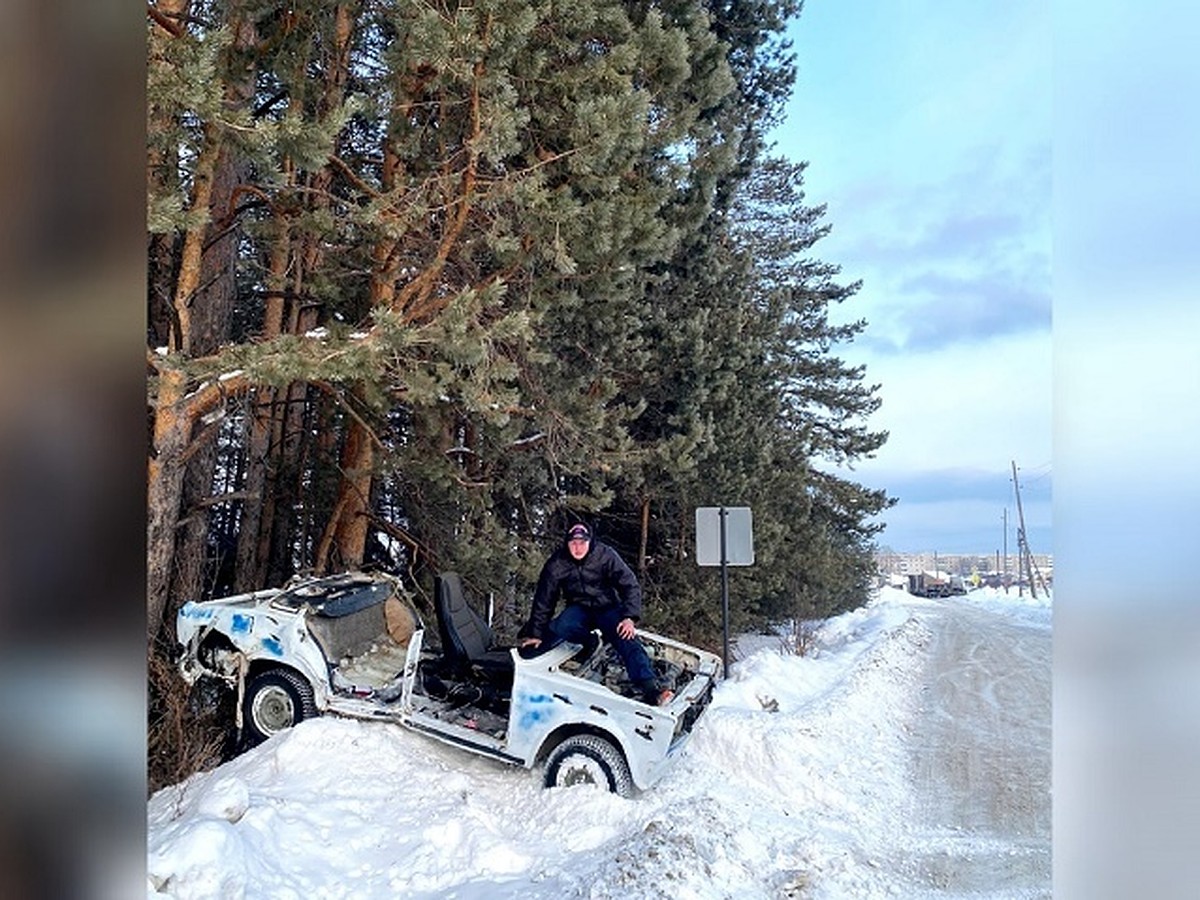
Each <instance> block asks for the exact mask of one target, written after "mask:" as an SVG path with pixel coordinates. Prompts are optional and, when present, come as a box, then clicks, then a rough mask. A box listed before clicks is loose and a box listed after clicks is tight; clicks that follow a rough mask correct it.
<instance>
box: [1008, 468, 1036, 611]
mask: <svg viewBox="0 0 1200 900" xmlns="http://www.w3.org/2000/svg"><path fill="white" fill-rule="evenodd" d="M1012 473H1013V489H1014V490H1015V491H1016V492H1017V521H1018V523H1019V526H1018V528H1017V552H1018V554H1019V559H1018V562H1017V594H1018V595H1019V594H1020V593H1021V563H1022V562H1024V564H1025V573H1026V577H1028V578H1029V596H1030V597H1032V598H1033V599H1034V600H1036V599H1037V588H1036V587H1034V584H1033V561H1032V556H1033V554H1032V553H1030V552H1029V541H1028V540H1026V538H1025V512H1024V510H1022V509H1021V485H1020V483H1019V482H1018V481H1017V462H1016V460H1012Z"/></svg>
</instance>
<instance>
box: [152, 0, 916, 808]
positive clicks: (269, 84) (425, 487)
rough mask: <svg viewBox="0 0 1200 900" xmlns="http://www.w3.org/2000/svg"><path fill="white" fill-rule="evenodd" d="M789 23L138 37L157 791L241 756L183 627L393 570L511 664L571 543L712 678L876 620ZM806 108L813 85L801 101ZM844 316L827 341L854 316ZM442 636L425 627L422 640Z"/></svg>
mask: <svg viewBox="0 0 1200 900" xmlns="http://www.w3.org/2000/svg"><path fill="white" fill-rule="evenodd" d="M800 13H801V2H800V0H572V2H570V3H563V2H560V0H532V2H531V0H469V2H467V0H464V2H454V0H353V2H336V3H331V2H328V0H296V2H292V3H287V4H282V3H277V2H264V0H226V2H217V0H157V2H153V3H151V4H150V5H149V6H148V16H147V45H146V47H147V90H146V100H147V111H146V115H147V136H148V141H147V162H146V176H147V177H146V184H147V222H148V231H147V254H148V259H147V262H148V268H147V273H148V276H147V314H146V324H147V348H146V366H147V386H148V397H147V416H148V419H147V430H148V443H149V447H148V461H147V503H148V509H147V513H148V517H147V554H148V556H147V588H148V592H147V646H148V661H149V665H148V673H149V682H150V683H149V721H148V729H149V741H148V750H149V753H150V763H149V765H150V774H151V779H150V787H151V789H152V790H153V789H154V788H156V787H157V786H161V785H162V784H164V783H169V782H172V781H176V780H179V779H180V778H181V777H184V776H186V775H187V774H189V773H190V771H192V770H194V769H195V768H197V767H200V766H204V765H210V764H211V763H212V762H213V759H214V754H218V753H220V752H222V751H221V750H220V749H219V746H218V745H219V743H220V742H219V740H217V739H216V738H214V737H213V735H214V734H215V731H213V730H212V729H213V728H215V726H212V725H211V723H210V722H208V720H207V719H206V718H205V715H206V713H205V710H204V709H203V703H202V700H203V699H204V698H197V697H195V696H189V695H188V691H187V689H186V686H185V685H183V683H182V682H181V681H180V680H179V679H178V677H177V676H176V675H175V673H174V670H173V659H174V654H175V648H174V634H173V630H174V629H173V621H174V616H175V613H176V611H177V610H178V608H179V606H180V605H181V604H182V603H183V602H185V601H187V600H190V599H204V598H209V597H213V596H221V595H224V594H229V593H233V592H236V591H244V590H251V589H256V588H260V587H267V586H278V585H281V584H283V583H285V582H286V581H287V580H288V579H290V578H292V577H294V576H296V575H299V574H311V573H318V574H319V573H327V572H337V571H343V570H346V569H351V568H361V567H373V568H379V569H384V570H387V571H389V572H393V573H395V574H398V575H400V576H401V577H402V578H403V580H404V583H405V585H406V587H407V588H408V589H410V590H411V591H412V593H413V594H414V596H415V597H416V598H417V602H418V605H419V606H422V604H423V607H422V608H424V609H425V610H431V609H432V607H431V605H430V603H429V600H428V598H429V595H430V592H431V586H432V579H433V575H434V574H435V573H437V572H439V571H446V570H455V571H458V572H460V573H461V574H462V576H463V579H464V582H465V583H466V585H467V586H468V588H469V590H470V592H471V593H472V595H473V596H475V597H479V598H483V597H488V596H491V597H492V598H493V600H494V604H495V610H496V622H497V627H498V630H499V631H500V632H501V633H502V634H507V635H512V634H514V633H515V631H516V629H517V627H518V626H519V625H520V624H521V622H522V621H523V620H524V617H525V616H526V615H527V614H528V611H529V601H530V598H531V595H532V587H533V584H534V582H535V581H536V579H537V575H538V572H539V570H540V568H541V565H542V563H543V561H544V560H545V558H546V556H547V554H548V553H549V552H550V551H551V550H552V549H553V548H554V547H555V545H556V544H557V543H558V542H559V541H560V540H561V538H562V533H563V529H564V528H565V526H566V524H567V523H568V522H569V521H573V520H576V519H582V520H584V521H586V522H588V523H589V524H590V525H591V527H592V528H593V531H594V532H595V534H596V535H597V537H598V539H599V540H602V541H604V542H605V543H607V544H609V545H611V546H613V547H614V548H616V549H617V550H618V551H619V552H620V554H621V555H622V556H623V557H624V558H625V560H626V561H627V562H628V563H629V564H630V566H631V567H632V568H633V570H634V571H635V573H636V574H637V576H638V578H639V580H640V582H641V584H642V586H643V590H644V592H645V617H644V619H643V624H644V625H645V626H646V627H649V628H652V629H653V630H656V631H662V632H664V633H668V634H673V635H676V636H678V637H680V638H681V639H684V640H689V641H691V642H694V643H697V644H700V645H703V646H707V647H710V648H712V649H716V648H718V647H719V642H720V635H721V627H722V623H721V608H720V602H719V598H720V594H719V584H718V581H717V578H716V576H715V574H714V570H713V569H711V568H702V567H699V566H697V565H696V562H695V553H694V551H695V510H696V508H697V507H701V506H719V505H726V506H747V507H750V508H751V509H752V511H753V521H754V541H755V564H754V565H753V566H750V567H745V568H739V569H736V570H734V571H733V573H732V574H731V579H730V596H731V614H732V619H733V621H732V625H733V627H734V628H736V629H740V630H746V629H752V628H761V627H764V626H765V625H767V624H769V623H777V622H782V621H787V620H789V619H807V618H815V617H823V616H827V615H830V614H833V613H836V612H839V611H842V610H846V609H850V608H854V607H856V606H858V605H860V604H861V603H862V602H863V601H864V600H865V597H866V591H867V588H868V586H869V584H870V580H871V577H872V575H873V573H874V564H873V561H872V550H873V547H874V537H875V535H876V533H877V531H878V528H879V526H878V525H877V524H874V523H873V522H872V517H873V516H874V515H875V514H876V513H878V512H880V511H881V510H883V509H885V508H887V507H888V506H889V505H890V504H891V503H892V502H893V501H892V500H891V498H889V497H888V496H887V495H886V494H885V492H883V491H879V490H872V489H867V488H865V487H864V486H862V485H859V484H857V483H855V482H854V481H853V480H851V479H850V478H848V477H846V474H845V473H846V472H847V471H848V467H849V466H851V465H852V464H853V463H854V462H855V461H856V460H859V459H863V458H866V457H869V456H870V455H872V454H873V453H874V452H875V451H876V450H878V449H879V448H880V447H881V446H882V445H883V443H884V441H885V440H886V438H887V435H886V433H885V432H881V431H875V430H872V429H871V427H870V424H869V418H870V415H871V413H872V412H873V411H874V410H876V409H877V408H878V406H879V404H880V402H881V401H880V396H879V385H874V384H871V383H870V382H869V381H867V378H866V375H867V373H866V372H865V371H864V370H863V369H862V367H856V366H850V365H848V364H847V363H845V362H844V361H843V360H842V359H841V358H840V357H839V355H838V353H839V347H840V346H844V345H845V344H846V343H847V342H850V341H852V340H853V339H854V338H855V336H856V335H858V334H859V333H861V332H862V330H863V329H864V328H865V327H866V324H867V323H866V322H865V321H863V320H861V319H858V320H851V321H850V322H849V324H835V322H836V321H838V320H839V317H831V315H830V313H831V311H832V310H833V309H834V307H836V306H838V305H839V304H842V303H845V302H847V301H852V299H853V297H854V295H855V293H856V292H857V290H858V288H859V285H858V284H857V283H844V282H843V281H842V280H841V278H840V271H839V268H838V266H837V265H836V264H833V263H829V262H824V261H822V260H820V259H819V258H818V257H817V256H816V255H815V254H816V246H817V244H818V242H819V241H820V239H821V238H822V236H823V235H825V234H826V233H827V232H828V229H829V228H830V225H829V224H828V223H827V222H826V221H825V218H824V217H825V209H824V208H823V207H822V206H821V205H811V204H809V203H808V201H807V200H806V197H805V193H804V172H805V165H806V164H804V163H797V162H794V161H790V160H788V159H786V158H784V157H782V156H780V155H778V154H776V153H775V152H774V149H773V147H772V145H771V144H770V140H769V134H770V132H771V130H772V129H773V127H774V126H775V125H776V124H777V123H778V122H779V121H780V118H781V116H782V115H783V110H784V105H785V103H786V101H787V100H788V98H789V96H790V95H791V93H792V91H793V90H794V89H795V85H796V60H795V58H794V54H793V53H792V52H791V48H790V45H789V43H788V41H787V38H786V29H787V27H788V26H789V24H790V23H792V22H793V21H794V20H796V18H797V17H798V16H799V15H800ZM808 89H817V87H816V86H809V88H808ZM845 318H846V317H841V319H842V320H844V319H845ZM430 617H431V618H432V613H430Z"/></svg>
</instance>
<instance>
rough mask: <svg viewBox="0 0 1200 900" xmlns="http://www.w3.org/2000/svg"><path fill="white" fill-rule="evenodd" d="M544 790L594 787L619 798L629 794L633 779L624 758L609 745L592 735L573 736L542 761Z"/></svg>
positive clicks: (616, 749) (606, 741) (617, 750)
mask: <svg viewBox="0 0 1200 900" xmlns="http://www.w3.org/2000/svg"><path fill="white" fill-rule="evenodd" d="M544 784H545V785H546V787H569V786H570V785H573V784H595V785H599V786H600V787H603V788H605V789H606V790H609V791H612V792H613V793H614V794H616V795H617V796H619V797H628V796H630V795H631V794H632V793H633V776H631V775H630V774H629V764H628V763H626V762H625V756H624V754H622V753H621V751H620V750H619V749H618V748H617V747H615V746H614V745H613V743H612V742H611V741H608V740H605V739H604V738H602V737H597V736H596V735H594V734H575V735H572V736H571V737H569V738H567V739H566V740H564V741H563V742H562V743H561V744H559V745H558V746H557V747H555V748H554V750H553V751H551V753H550V755H549V756H548V757H547V758H546V775H545V780H544Z"/></svg>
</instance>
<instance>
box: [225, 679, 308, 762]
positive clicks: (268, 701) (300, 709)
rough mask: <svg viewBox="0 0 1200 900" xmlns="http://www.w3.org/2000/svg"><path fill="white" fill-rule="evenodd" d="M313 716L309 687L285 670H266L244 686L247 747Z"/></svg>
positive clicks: (243, 704)
mask: <svg viewBox="0 0 1200 900" xmlns="http://www.w3.org/2000/svg"><path fill="white" fill-rule="evenodd" d="M316 715H317V705H316V703H315V702H314V701H313V691H312V686H311V685H310V684H309V683H308V682H307V681H305V680H304V678H302V677H301V676H300V675H298V674H296V673H295V672H292V671H291V670H289V669H269V670H267V671H266V672H261V673H259V674H258V675H256V676H254V677H253V678H251V679H250V681H249V682H248V683H247V684H246V696H245V699H244V700H243V701H242V720H243V721H244V722H245V724H246V730H247V739H248V740H249V742H250V743H251V744H258V743H261V742H262V741H265V740H266V739H267V738H269V737H271V735H274V734H278V733H279V732H281V731H283V730H285V729H287V728H291V727H292V726H293V725H295V724H297V723H298V722H303V721H304V720H305V719H311V718H314V717H315V716H316Z"/></svg>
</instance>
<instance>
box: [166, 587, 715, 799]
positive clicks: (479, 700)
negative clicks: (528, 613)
mask: <svg viewBox="0 0 1200 900" xmlns="http://www.w3.org/2000/svg"><path fill="white" fill-rule="evenodd" d="M376 626H378V627H376ZM176 627H177V636H178V639H179V642H180V644H182V645H183V654H182V657H181V660H180V670H181V672H182V674H183V676H184V678H185V679H186V680H187V681H189V682H194V681H195V680H197V679H198V678H201V677H205V676H208V677H215V678H219V679H221V680H223V681H225V682H227V683H229V684H231V685H233V686H235V687H236V688H237V690H238V691H239V704H238V711H239V714H240V715H245V716H248V717H249V718H250V720H251V721H250V722H249V724H250V726H251V729H252V731H253V733H254V736H255V737H257V738H260V739H261V738H266V737H269V736H270V735H271V734H272V733H274V731H275V730H278V728H277V727H276V726H279V727H287V726H289V725H290V724H292V723H293V722H296V721H300V720H301V719H303V718H307V717H309V716H311V715H315V714H324V713H336V714H339V715H345V716H353V717H356V718H360V719H372V720H383V721H387V722H393V723H396V724H399V725H402V726H405V727H408V728H413V729H415V730H418V731H420V732H423V733H425V734H428V735H430V736H432V737H434V738H437V739H438V740H441V741H444V742H446V743H449V744H453V745H456V746H459V747H462V748H465V749H467V750H470V751H472V752H475V753H479V754H483V755H486V756H490V757H493V758H495V759H499V760H502V761H504V762H508V763H512V764H516V765H522V766H525V767H526V768H531V769H532V768H534V767H535V766H537V765H539V764H543V763H546V764H547V767H548V768H553V769H554V770H555V773H552V774H548V775H547V783H548V784H563V783H572V782H573V781H576V780H584V781H591V780H603V779H601V778H598V777H597V778H593V777H592V775H594V774H595V771H592V770H596V771H599V770H603V772H604V774H605V775H607V776H608V781H609V785H608V786H609V787H610V789H612V790H615V791H617V792H618V793H624V794H627V793H628V792H629V791H628V789H627V782H628V780H631V781H632V783H633V784H634V785H636V786H637V787H638V788H642V789H645V788H647V787H649V786H650V785H651V784H653V783H654V782H655V781H656V780H657V779H658V778H659V777H661V775H662V774H663V772H664V770H665V769H666V767H667V765H668V764H669V762H670V760H671V759H672V757H674V756H675V755H676V754H677V753H678V752H679V750H680V749H681V748H682V747H683V746H684V745H685V744H686V742H687V739H688V737H689V735H690V733H691V730H692V727H693V726H694V724H695V722H696V721H697V719H698V718H699V716H700V715H701V713H702V712H703V710H704V708H705V707H706V706H707V704H708V702H709V700H710V699H711V696H712V691H713V689H714V687H715V685H716V682H717V680H718V679H719V677H720V674H721V662H720V659H719V657H717V656H716V655H714V654H712V653H709V652H707V651H704V650H701V649H699V648H697V647H691V646H688V645H686V644H683V643H680V642H678V641H674V640H672V639H670V638H667V637H664V636H662V635H658V634H653V633H651V632H647V631H639V632H638V636H639V639H640V640H641V641H642V643H643V645H644V646H645V647H646V650H647V652H648V653H649V654H650V656H651V659H652V660H653V661H654V662H655V665H656V668H658V669H659V670H660V671H665V672H669V674H670V682H671V684H672V686H673V687H674V689H675V696H674V698H673V699H672V700H670V702H668V703H667V704H666V705H665V706H652V705H649V704H647V703H645V702H642V701H641V700H640V699H638V698H636V697H634V696H629V695H627V694H629V693H630V692H629V691H626V692H625V694H623V693H621V692H620V690H619V689H620V688H621V687H622V686H623V685H624V687H628V685H625V684H624V683H623V682H622V681H621V673H622V672H623V669H621V670H620V671H616V669H614V661H615V654H613V653H611V652H610V651H608V649H607V648H605V647H603V646H600V647H598V648H597V649H596V650H595V651H593V652H592V653H591V654H590V655H589V657H588V658H587V659H584V660H580V659H579V658H578V657H579V656H581V655H582V653H581V648H580V647H579V646H577V645H575V644H560V645H558V646H555V647H551V648H550V649H548V650H546V651H545V652H543V653H540V655H537V656H534V657H532V658H524V657H523V655H522V654H521V653H518V651H517V650H516V649H515V648H514V649H511V650H509V651H508V652H509V654H510V656H511V659H512V681H511V690H510V692H509V688H508V682H507V680H505V681H504V682H503V684H502V685H501V686H500V687H499V688H497V687H496V686H495V685H494V684H493V685H489V684H486V683H484V682H483V681H480V682H477V683H476V682H474V681H472V680H471V679H466V680H457V681H456V680H453V679H451V678H450V677H449V676H447V675H446V670H445V667H444V666H442V662H441V655H440V654H438V653H436V652H433V651H427V650H425V649H424V637H425V627H424V624H423V622H422V621H421V618H420V616H419V614H418V613H417V611H416V609H415V608H414V607H413V605H412V603H411V602H409V600H408V599H407V597H406V596H405V594H404V593H403V590H402V588H401V587H400V585H399V583H398V582H397V581H396V580H395V579H394V578H392V577H390V576H386V575H381V574H372V575H366V574H361V573H354V574H348V575H342V576H334V577H332V578H326V579H312V580H309V581H306V582H302V583H300V584H297V585H293V586H291V587H289V588H286V589H272V590H262V591H254V592H251V593H245V594H238V595H236V596H232V597H226V598H223V599H219V600H211V601H206V602H189V603H187V604H185V605H184V606H183V608H182V609H181V610H180V611H179V614H178V616H177V622H176ZM616 666H617V667H619V663H616ZM439 667H441V671H440V674H441V677H438V676H437V675H428V674H426V675H425V676H423V675H422V669H423V668H425V669H428V670H430V671H436V670H438V669H439ZM297 678H299V679H302V682H303V683H301V682H299V681H297ZM443 678H445V679H446V680H445V681H443V680H442V679H443ZM447 682H448V683H447ZM264 685H265V687H264ZM305 685H307V692H306V689H305ZM476 691H477V692H478V694H479V696H478V697H475V696H474V694H473V693H472V692H476ZM489 693H490V694H492V695H493V696H490V697H485V695H486V694H489ZM464 697H466V698H468V699H467V700H465V701H464V699H463V698H464ZM256 704H257V705H256ZM289 707H290V709H289ZM289 716H290V717H289ZM239 724H241V723H240V722H239ZM585 736H590V737H585ZM568 738H572V741H571V744H572V748H573V749H574V751H576V752H574V753H569V754H568V755H569V756H570V759H569V760H567V761H565V762H564V761H561V759H559V758H557V757H555V756H554V752H555V748H557V747H559V746H560V744H563V743H564V741H566V739H568ZM597 739H598V740H599V741H601V742H607V743H608V744H609V745H611V746H613V747H615V748H617V749H618V750H619V753H620V757H621V758H622V759H621V760H617V759H616V757H614V756H612V754H611V753H610V752H609V751H608V750H606V749H604V748H603V747H600V746H599V744H598V743H597ZM572 748H568V750H569V749H572ZM564 753H567V750H560V751H559V754H558V757H562V756H563V754H564ZM573 763H580V764H582V767H583V768H582V769H581V770H578V771H576V770H572V773H569V772H568V771H567V770H568V769H570V768H571V765H572V764H573ZM622 763H623V764H624V765H625V766H627V768H628V775H629V779H626V781H625V782H624V783H622V780H621V778H620V777H616V776H613V775H612V774H611V773H610V772H609V770H610V769H616V770H619V769H620V767H621V764H622ZM560 770H561V771H560ZM619 774H620V773H619V772H618V775H619ZM614 779H615V780H614Z"/></svg>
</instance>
